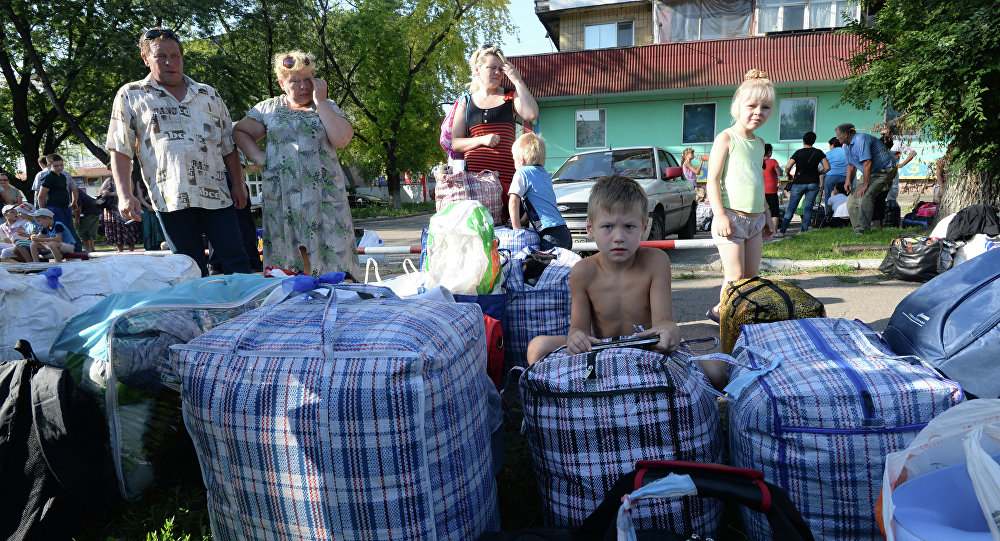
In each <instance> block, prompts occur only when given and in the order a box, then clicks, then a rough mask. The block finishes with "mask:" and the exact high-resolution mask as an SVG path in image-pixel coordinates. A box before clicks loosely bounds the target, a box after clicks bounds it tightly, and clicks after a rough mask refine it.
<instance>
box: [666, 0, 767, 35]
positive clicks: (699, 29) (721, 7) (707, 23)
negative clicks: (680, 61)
mask: <svg viewBox="0 0 1000 541" xmlns="http://www.w3.org/2000/svg"><path fill="white" fill-rule="evenodd" d="M654 6H655V8H654V14H655V16H656V27H657V32H656V40H657V43H667V42H671V41H693V40H700V39H721V38H732V37H737V36H749V35H750V30H751V28H752V27H751V25H750V21H751V20H752V19H753V1H752V0H671V1H670V2H661V1H657V2H655V4H654Z"/></svg>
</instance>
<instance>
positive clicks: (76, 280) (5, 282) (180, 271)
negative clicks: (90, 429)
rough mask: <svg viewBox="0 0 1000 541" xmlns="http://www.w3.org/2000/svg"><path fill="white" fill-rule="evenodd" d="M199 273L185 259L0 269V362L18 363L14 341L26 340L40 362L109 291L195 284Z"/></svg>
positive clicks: (105, 259) (128, 258)
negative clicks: (70, 324) (72, 321)
mask: <svg viewBox="0 0 1000 541" xmlns="http://www.w3.org/2000/svg"><path fill="white" fill-rule="evenodd" d="M200 276H201V271H200V270H198V266H197V265H195V263H194V260H193V259H191V258H190V257H188V256H186V255H178V254H171V255H168V256H165V257H157V256H145V255H127V256H111V257H102V258H99V259H93V260H89V261H82V262H80V263H79V264H77V263H74V264H72V265H60V266H54V267H51V268H50V269H48V270H46V271H45V272H42V273H38V274H15V273H11V272H8V271H7V270H6V269H4V268H0V310H2V312H3V314H4V317H2V318H0V360H11V359H20V358H21V355H20V354H18V353H17V352H16V351H14V345H15V344H16V343H17V341H18V340H21V339H23V340H27V341H29V342H31V345H32V348H33V349H34V350H35V353H36V355H38V357H39V358H40V359H41V360H42V362H48V354H49V347H50V346H51V345H52V342H54V341H55V340H56V337H57V336H58V334H59V328H60V327H61V326H62V324H63V323H65V322H66V320H68V319H69V318H71V317H73V316H75V315H76V314H79V313H81V312H83V311H84V310H87V309H88V308H90V307H91V306H94V305H95V304H97V303H98V302H100V301H101V300H102V299H104V298H105V297H107V296H108V295H111V294H113V293H118V292H123V291H152V290H157V289H161V288H164V287H167V286H171V285H174V284H179V283H182V282H187V281H189V280H194V279H195V278H199V277H200Z"/></svg>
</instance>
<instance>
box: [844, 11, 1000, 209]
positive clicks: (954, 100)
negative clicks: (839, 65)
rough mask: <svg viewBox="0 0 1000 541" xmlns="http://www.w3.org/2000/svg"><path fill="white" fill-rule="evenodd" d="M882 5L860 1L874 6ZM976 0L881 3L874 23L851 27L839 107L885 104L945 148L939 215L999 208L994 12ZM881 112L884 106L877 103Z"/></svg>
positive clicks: (998, 50)
mask: <svg viewBox="0 0 1000 541" xmlns="http://www.w3.org/2000/svg"><path fill="white" fill-rule="evenodd" d="M881 3H882V2H881V1H875V0H864V1H863V2H862V5H863V7H868V8H874V7H876V4H881ZM994 8H995V7H994V6H992V5H989V4H982V3H980V2H978V1H977V0H951V1H949V2H941V1H930V0H922V1H910V0H885V1H884V4H883V5H882V7H881V9H880V10H879V11H878V13H877V15H876V17H875V18H874V19H873V20H868V21H862V22H855V23H852V24H850V25H849V26H848V27H847V28H846V31H847V32H851V33H854V34H856V35H858V36H860V37H861V38H862V42H861V43H862V44H861V46H860V47H859V48H858V50H857V51H855V54H854V55H853V56H852V57H851V58H849V59H847V62H848V65H849V66H850V70H851V77H850V79H849V80H848V84H847V87H846V88H845V89H844V93H843V96H842V98H841V102H842V103H850V104H852V105H855V106H857V107H868V106H869V105H870V104H871V103H872V102H873V101H876V100H882V99H885V100H886V101H887V102H888V103H890V104H891V105H892V108H893V109H896V110H897V111H900V112H902V113H903V115H902V117H901V118H900V120H899V122H900V123H901V125H902V126H903V127H904V128H908V129H912V130H915V131H919V132H923V133H924V134H925V135H926V136H927V137H930V138H932V139H936V140H939V141H942V142H944V143H945V144H947V145H948V151H949V155H950V159H951V179H950V187H949V189H948V190H947V192H946V193H945V197H944V199H943V200H942V205H943V206H944V207H945V212H940V213H938V214H939V215H941V216H944V215H947V213H948V212H950V211H954V210H958V209H961V208H963V207H964V206H967V205H969V204H972V203H989V204H994V205H996V204H1000V183H998V182H997V173H998V172H1000V139H998V136H997V134H998V133H1000V94H998V93H997V92H996V90H997V88H998V87H1000V64H998V63H997V61H996V59H997V57H998V55H1000V33H998V32H997V31H996V29H997V28H1000V11H998V10H996V9H994ZM883 107H884V105H883Z"/></svg>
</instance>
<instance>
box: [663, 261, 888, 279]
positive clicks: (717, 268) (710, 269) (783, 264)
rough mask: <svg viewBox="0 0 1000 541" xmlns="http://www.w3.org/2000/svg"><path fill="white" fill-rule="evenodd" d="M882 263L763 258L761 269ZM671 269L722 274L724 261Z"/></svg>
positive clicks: (875, 264)
mask: <svg viewBox="0 0 1000 541" xmlns="http://www.w3.org/2000/svg"><path fill="white" fill-rule="evenodd" d="M881 264H882V260H881V259H817V260H808V259H803V260H797V259H761V260H760V270H762V271H786V272H799V271H807V270H813V269H821V268H824V267H830V266H833V265H846V266H848V267H853V268H855V269H857V270H873V269H877V268H878V267H879V265H881ZM670 270H671V271H672V272H673V273H675V274H676V273H695V272H698V273H706V274H717V275H722V261H720V260H718V259H716V260H715V261H712V262H711V263H706V264H702V265H698V264H690V263H678V264H671V265H670Z"/></svg>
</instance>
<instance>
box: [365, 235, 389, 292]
mask: <svg viewBox="0 0 1000 541" xmlns="http://www.w3.org/2000/svg"><path fill="white" fill-rule="evenodd" d="M374 246H385V243H384V242H382V238H381V237H379V236H378V234H376V233H375V232H374V231H371V230H369V229H365V233H364V235H362V236H361V240H359V241H358V248H371V247H374ZM387 257H388V256H387V255H385V254H377V255H359V256H358V259H360V260H361V263H363V264H365V265H367V264H368V263H367V261H368V260H373V261H375V263H378V264H379V265H385V264H386V261H387V259H386V258H387ZM366 281H367V280H366Z"/></svg>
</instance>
